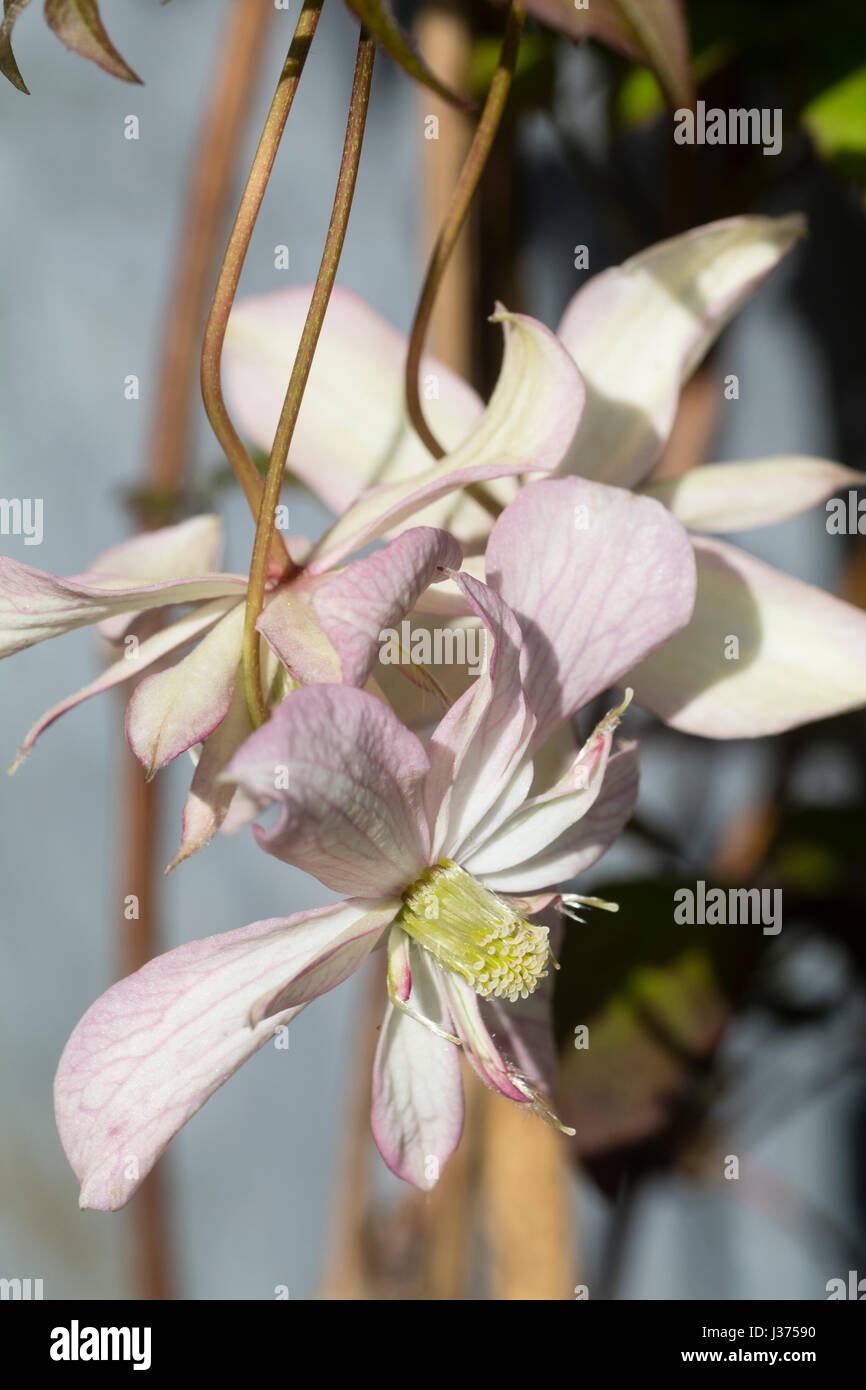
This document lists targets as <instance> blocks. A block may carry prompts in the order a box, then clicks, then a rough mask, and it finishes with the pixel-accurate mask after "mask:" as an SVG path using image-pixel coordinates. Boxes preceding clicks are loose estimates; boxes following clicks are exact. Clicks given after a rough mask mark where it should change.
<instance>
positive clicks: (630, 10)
mask: <svg viewBox="0 0 866 1390" xmlns="http://www.w3.org/2000/svg"><path fill="white" fill-rule="evenodd" d="M525 3H526V8H527V9H528V10H529V11H530V12H531V13H532V14H534V15H537V17H538V18H539V19H543V20H544V21H545V23H547V24H551V25H553V27H554V28H557V29H561V30H563V31H564V32H565V33H566V34H568V35H569V36H570V37H571V38H573V39H588V38H596V39H600V40H601V42H602V43H606V44H607V45H608V46H609V47H611V48H618V49H620V50H621V51H622V52H623V53H626V54H628V56H629V57H630V58H636V59H637V60H638V62H641V63H646V64H648V66H649V67H651V68H652V69H653V71H654V72H655V73H656V75H657V77H658V78H659V81H660V82H661V84H662V86H663V87H664V89H665V91H666V92H667V94H668V97H669V98H670V100H671V101H672V102H673V104H674V105H675V106H690V105H691V103H692V101H693V99H694V84H693V82H692V74H691V70H690V67H689V41H688V34H687V31H686V24H685V19H684V17H683V7H682V3H681V0H589V3H588V4H587V6H586V8H582V9H579V8H577V6H576V5H575V3H574V0H525Z"/></svg>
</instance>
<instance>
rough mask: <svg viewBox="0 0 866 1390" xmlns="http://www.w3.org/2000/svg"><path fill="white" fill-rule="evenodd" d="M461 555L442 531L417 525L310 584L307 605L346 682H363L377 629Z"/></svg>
mask: <svg viewBox="0 0 866 1390" xmlns="http://www.w3.org/2000/svg"><path fill="white" fill-rule="evenodd" d="M462 559H463V556H462V553H461V550H460V546H459V545H458V544H457V542H456V541H455V540H453V539H452V537H451V536H449V535H448V534H447V533H446V532H445V531H436V530H433V529H432V528H431V527H429V526H418V527H415V528H414V529H413V530H411V531H405V532H404V533H403V535H402V536H398V537H397V539H396V540H393V541H391V543H390V545H387V546H385V548H384V549H383V550H376V551H374V552H373V554H372V555H367V556H366V557H365V558H364V559H363V560H356V561H355V562H354V563H353V564H351V565H348V566H347V568H346V569H344V570H342V571H341V572H340V573H339V574H336V575H334V577H333V578H332V579H327V580H325V581H324V582H323V583H322V584H320V585H319V586H318V587H317V588H316V590H315V592H314V594H313V598H312V604H313V608H314V609H315V612H316V617H317V618H318V620H319V622H320V623H321V625H322V627H323V629H324V630H325V632H326V633H327V635H328V637H329V639H330V641H331V643H332V644H333V646H334V648H335V649H336V651H337V652H338V653H339V657H340V663H341V668H342V678H343V680H344V681H345V682H346V684H347V685H363V684H364V683H365V681H366V680H367V677H368V676H369V675H370V672H371V671H372V669H373V667H374V666H375V664H376V660H377V658H378V655H379V652H380V650H381V647H382V642H383V637H382V633H383V631H384V630H385V629H387V628H396V626H397V625H399V623H400V622H401V621H402V620H403V618H405V617H406V616H407V614H409V613H410V612H411V611H412V609H413V608H414V607H415V604H416V603H417V601H418V599H419V597H420V595H421V594H422V593H423V592H424V590H425V589H426V588H427V586H428V585H429V584H430V583H431V582H432V581H433V580H434V579H436V578H439V579H441V578H442V573H441V572H442V571H443V570H446V569H459V568H460V565H461V562H462Z"/></svg>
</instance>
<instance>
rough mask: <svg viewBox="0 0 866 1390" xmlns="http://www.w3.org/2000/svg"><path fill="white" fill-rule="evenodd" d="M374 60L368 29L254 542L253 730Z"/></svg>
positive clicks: (247, 655)
mask: <svg viewBox="0 0 866 1390" xmlns="http://www.w3.org/2000/svg"><path fill="white" fill-rule="evenodd" d="M374 54H375V45H374V43H373V40H372V39H371V38H370V36H369V34H368V33H367V31H366V29H363V28H362V29H361V33H360V37H359V39H358V54H357V58H356V61H355V77H354V81H353V83H352V96H351V99H350V102H349V118H348V122H347V125H346V139H345V142H344V144H343V157H342V160H341V162H340V173H339V177H338V179H337V191H336V194H335V196H334V206H333V209H332V212H331V220H330V222H329V224H328V235H327V237H326V239H325V249H324V251H323V252H322V260H321V264H320V266H319V273H318V275H317V277H316V284H315V287H314V289H313V297H312V299H311V301H310V307H309V310H308V311H307V318H306V322H305V323H304V329H303V332H302V334H301V341H300V345H299V347H298V354H297V357H296V358H295V363H294V366H293V367H292V374H291V377H290V379H289V386H288V390H287V391H286V399H285V401H284V402H283V409H282V412H281V414H280V421H279V424H278V425H277V432H276V434H275V436H274V443H273V447H272V449H271V456H270V459H269V461H268V471H267V475H266V477H265V486H264V491H263V493H262V500H261V506H260V508H259V517H258V525H257V527H256V539H255V544H254V546H253V557H252V561H251V564H250V579H249V585H248V588H247V603H246V613H245V616H244V638H243V665H244V690H245V693H246V698H247V707H248V709H249V713H250V719H251V720H252V722H253V725H254V726H255V727H257V726H258V725H260V724H263V723H264V721H265V720H266V719H267V717H268V711H267V706H266V705H265V701H264V697H263V694H262V679H261V669H260V661H259V635H258V632H257V630H256V623H257V621H258V617H259V614H260V612H261V610H262V603H263V601H264V595H265V584H266V582H267V578H268V561H269V555H270V551H271V543H272V540H273V537H274V534H275V532H274V525H275V520H276V512H277V503H278V502H279V498H280V488H281V486H282V482H283V474H284V472H285V467H286V459H287V458H288V454H289V448H290V446H291V442H292V435H293V434H294V430H295V424H296V422H297V419H298V412H299V411H300V408H301V402H302V400H303V398H304V390H305V389H306V385H307V379H308V377H309V375H310V368H311V367H312V365H313V354H314V353H315V351H316V344H317V343H318V341H319V334H320V332H321V330H322V323H323V321H324V318H325V311H326V310H327V307H328V301H329V300H330V298H331V290H332V289H333V287H334V281H335V279H336V276H337V267H338V266H339V264H340V255H341V253H342V250H343V242H344V241H345V238H346V228H347V226H348V223H349V213H350V212H351V210H352V198H353V196H354V193H355V183H356V181H357V177H358V165H359V164H360V161H361V146H362V144H363V141H364V127H365V126H366V123H367V110H368V107H369V104H370V83H371V81H372V77H373V57H374Z"/></svg>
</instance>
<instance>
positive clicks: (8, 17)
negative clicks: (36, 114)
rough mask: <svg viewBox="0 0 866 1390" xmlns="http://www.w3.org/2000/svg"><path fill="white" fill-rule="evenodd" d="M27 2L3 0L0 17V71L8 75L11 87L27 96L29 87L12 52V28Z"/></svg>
mask: <svg viewBox="0 0 866 1390" xmlns="http://www.w3.org/2000/svg"><path fill="white" fill-rule="evenodd" d="M29 4H30V0H3V18H2V19H0V72H2V74H3V76H4V77H8V79H9V81H10V82H11V83H12V86H13V87H17V88H18V90H19V92H26V93H27V95H28V96H29V95H30V89H29V87H28V86H27V84H26V82H25V81H24V78H23V77H22V76H21V73H20V71H19V68H18V64H17V63H16V61H15V54H14V53H13V52H12V28H13V26H14V24H15V21H16V19H17V18H18V16H19V15H20V13H21V11H22V10H25V9H26V8H27V6H28V5H29Z"/></svg>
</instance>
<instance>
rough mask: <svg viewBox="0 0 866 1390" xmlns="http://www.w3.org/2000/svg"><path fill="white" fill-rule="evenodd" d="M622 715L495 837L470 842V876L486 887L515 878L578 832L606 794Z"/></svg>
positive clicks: (614, 714)
mask: <svg viewBox="0 0 866 1390" xmlns="http://www.w3.org/2000/svg"><path fill="white" fill-rule="evenodd" d="M621 715H622V708H621V707H620V708H618V709H615V710H611V711H610V713H609V714H608V715H606V716H605V718H604V719H602V720H601V722H600V723H599V724H598V725H597V726H596V728H595V729H594V730H593V732H592V734H591V735H590V736H589V738H588V739H587V741H586V743H585V744H584V745H583V748H581V750H580V752H579V753H578V755H577V757H576V758H575V759H574V761H573V762H572V764H571V766H570V767H569V768H568V770H567V771H566V772H565V774H564V775H563V776H562V777H561V778H560V779H559V781H558V782H556V783H555V784H554V785H553V787H551V788H550V789H549V790H548V791H546V792H543V793H541V794H540V795H538V796H533V797H530V798H528V799H527V800H526V801H525V802H524V803H523V805H522V806H521V807H520V808H519V809H518V810H516V811H515V812H513V814H512V815H511V816H509V818H508V820H507V821H505V822H504V824H503V825H500V826H497V828H496V830H495V831H494V832H493V834H483V835H481V836H479V837H477V838H475V839H473V840H472V841H471V842H470V844H469V845H468V846H467V847H466V849H465V850H464V854H463V857H462V858H461V861H460V862H461V863H462V865H463V867H464V868H465V869H466V870H467V871H468V872H469V873H470V874H473V875H474V876H475V877H476V878H479V879H481V881H482V882H485V883H486V882H487V875H488V874H494V875H495V874H497V873H502V872H505V873H510V874H511V876H512V877H513V878H514V879H515V880H516V872H515V870H516V866H518V865H520V864H523V863H525V862H526V861H527V860H532V859H535V858H536V857H537V856H539V855H542V854H544V853H545V852H546V851H547V849H548V848H549V847H550V846H551V845H553V844H556V843H558V842H559V841H560V837H561V836H563V835H566V834H568V833H569V832H571V831H573V830H574V828H575V826H576V825H577V823H578V821H580V820H582V819H583V817H584V816H586V815H587V814H588V812H589V811H590V810H591V809H592V807H593V805H594V804H595V802H596V801H597V799H598V796H599V794H600V792H601V790H602V786H603V784H604V780H605V771H606V769H607V763H608V758H609V757H610V751H611V747H612V744H613V736H614V733H615V731H616V729H617V726H618V725H619V721H620V718H621Z"/></svg>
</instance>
